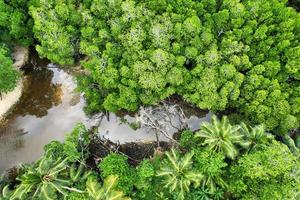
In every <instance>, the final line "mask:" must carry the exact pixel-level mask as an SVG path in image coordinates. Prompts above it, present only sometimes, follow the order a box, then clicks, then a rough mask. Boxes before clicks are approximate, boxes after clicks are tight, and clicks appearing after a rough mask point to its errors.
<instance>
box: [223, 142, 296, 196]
mask: <svg viewBox="0 0 300 200" xmlns="http://www.w3.org/2000/svg"><path fill="white" fill-rule="evenodd" d="M299 175H300V164H299V160H297V158H296V157H295V156H293V155H292V153H291V152H290V151H289V149H288V148H287V147H286V146H285V145H283V144H280V143H279V142H276V141H274V140H273V142H272V143H271V144H269V145H268V146H264V147H263V148H262V149H261V150H259V151H257V150H254V151H251V152H250V153H249V154H245V155H244V156H243V157H241V158H240V159H239V161H238V162H237V163H236V164H235V165H233V166H232V167H231V169H230V179H229V180H230V181H231V184H230V190H231V191H232V192H233V194H234V195H235V196H237V197H239V198H241V199H266V200H268V199H278V200H279V199H297V198H296V196H295V195H297V194H298V197H299V192H300V179H299V177H300V176H299Z"/></svg>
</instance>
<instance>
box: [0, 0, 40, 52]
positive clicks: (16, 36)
mask: <svg viewBox="0 0 300 200" xmlns="http://www.w3.org/2000/svg"><path fill="white" fill-rule="evenodd" d="M33 2H34V1H28V0H10V1H7V0H0V42H2V41H5V42H6V43H10V44H20V45H23V46H29V45H30V44H32V43H33V35H32V27H33V20H32V18H31V17H30V16H29V12H28V8H29V6H30V5H31V4H32V3H33Z"/></svg>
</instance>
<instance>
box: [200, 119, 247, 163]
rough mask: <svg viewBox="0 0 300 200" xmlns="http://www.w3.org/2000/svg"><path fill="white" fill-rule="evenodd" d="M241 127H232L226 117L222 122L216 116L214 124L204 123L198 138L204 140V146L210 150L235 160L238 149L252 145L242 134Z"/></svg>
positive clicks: (213, 120)
mask: <svg viewBox="0 0 300 200" xmlns="http://www.w3.org/2000/svg"><path fill="white" fill-rule="evenodd" d="M240 129H241V126H239V125H234V126H233V125H231V124H230V123H229V121H228V119H227V117H226V116H224V117H223V118H222V120H221V121H219V120H218V119H217V117H216V116H215V115H214V116H212V122H211V123H208V122H204V123H203V124H202V127H201V130H200V131H198V132H197V134H196V137H200V138H203V139H204V142H203V145H207V147H208V149H209V150H213V151H217V152H222V153H223V154H224V155H225V156H226V157H228V158H231V159H234V158H235V157H236V156H237V155H238V147H237V146H241V147H244V148H247V147H248V146H249V145H250V143H249V142H248V141H245V139H244V135H243V134H241V133H240Z"/></svg>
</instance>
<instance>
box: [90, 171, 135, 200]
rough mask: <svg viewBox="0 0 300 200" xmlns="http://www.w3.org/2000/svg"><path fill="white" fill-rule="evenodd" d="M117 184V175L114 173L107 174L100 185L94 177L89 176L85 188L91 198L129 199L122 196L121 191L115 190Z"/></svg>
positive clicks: (108, 199)
mask: <svg viewBox="0 0 300 200" xmlns="http://www.w3.org/2000/svg"><path fill="white" fill-rule="evenodd" d="M117 184H118V177H117V176H114V175H110V176H108V177H107V178H106V179H105V180H104V184H103V186H102V187H101V185H100V184H99V183H98V181H97V179H96V177H94V176H90V177H89V178H88V180H87V182H86V189H87V192H88V194H89V196H90V197H91V198H92V199H93V200H129V199H130V198H127V197H124V193H123V192H122V191H118V190H115V187H116V185H117Z"/></svg>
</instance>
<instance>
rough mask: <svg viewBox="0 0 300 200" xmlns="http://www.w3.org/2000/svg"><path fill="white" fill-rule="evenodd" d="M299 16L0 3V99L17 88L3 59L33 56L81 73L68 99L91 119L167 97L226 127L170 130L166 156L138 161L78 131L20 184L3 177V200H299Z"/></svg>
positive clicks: (241, 6) (159, 1)
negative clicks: (75, 94)
mask: <svg viewBox="0 0 300 200" xmlns="http://www.w3.org/2000/svg"><path fill="white" fill-rule="evenodd" d="M291 5H292V6H293V7H289V6H291ZM299 5H300V2H299V0H291V1H289V2H287V0H268V1H267V0H29V1H27V0H10V1H9V0H0V94H2V93H6V92H9V91H11V90H12V89H13V88H14V87H15V86H16V83H17V80H18V79H19V77H20V74H19V73H18V72H17V71H16V70H15V69H14V68H13V59H12V58H11V56H10V54H11V52H12V47H13V46H15V45H22V46H26V47H29V46H35V48H36V50H37V52H38V54H39V56H41V57H45V58H48V59H49V60H51V62H54V63H58V64H61V65H66V66H70V67H71V66H73V65H75V64H80V65H81V66H82V67H83V68H84V69H85V73H84V74H82V75H81V76H80V77H79V78H78V87H79V89H80V91H82V92H84V94H85V98H86V101H87V106H86V111H87V113H89V114H92V113H96V112H100V111H103V110H107V111H112V112H117V111H124V110H125V111H136V110H138V109H139V107H140V106H148V105H155V104H158V103H159V102H161V101H162V100H164V99H166V98H168V97H170V96H172V95H176V96H181V97H182V98H183V99H184V100H185V101H186V102H187V103H189V104H192V105H194V106H196V107H198V108H200V109H206V110H211V111H212V112H214V113H219V112H220V111H224V113H229V114H230V116H229V118H230V121H229V119H228V118H227V117H223V118H222V119H221V120H219V119H217V117H216V116H213V117H212V119H211V122H205V123H202V124H201V127H200V129H199V130H197V131H194V132H193V131H191V130H188V129H187V130H180V131H179V132H178V135H179V136H178V137H179V138H177V140H175V139H174V140H172V142H173V143H171V142H170V143H169V145H170V146H172V148H167V151H162V147H161V146H160V145H159V142H158V144H157V146H158V147H157V148H156V149H154V148H153V149H152V150H153V152H152V154H151V155H150V156H148V157H147V156H146V157H143V159H141V160H138V159H134V158H132V157H130V156H128V155H126V154H125V153H123V152H121V151H119V147H120V146H118V147H117V148H116V149H113V148H112V147H111V146H113V145H112V144H111V143H109V142H108V141H102V140H101V139H100V138H98V137H97V135H94V134H93V133H92V131H88V130H86V128H85V127H84V126H83V125H81V124H80V125H78V126H76V127H75V129H74V130H73V132H72V133H70V134H69V135H68V136H67V137H66V139H65V142H64V143H61V142H58V141H53V142H51V143H50V144H48V145H46V146H45V147H44V149H45V153H44V156H43V157H42V158H41V159H40V160H38V161H37V162H35V163H33V164H28V165H24V166H21V167H20V168H19V169H18V171H17V175H16V176H17V177H6V176H2V177H1V178H0V189H1V191H2V192H1V193H0V199H10V200H17V199H33V200H34V199H39V200H40V199H66V200H82V199H96V200H107V199H120V200H123V199H124V200H125V199H130V198H132V199H157V200H160V199H174V200H175V199H176V200H177V199H179V200H180V199H191V200H194V199H216V200H219V199H243V200H248V199H249V200H252V199H262V200H269V199H270V200H273V199H276V200H277V199H278V200H283V199H288V200H298V199H299V198H300V197H299V196H300V193H299V191H300V164H299V149H298V148H299V147H300V136H299V132H298V133H297V130H298V131H299V126H300V14H299V12H298V11H299ZM41 81H43V80H41ZM49 81H50V80H49ZM224 113H221V114H224ZM242 121H244V122H245V123H243V122H242ZM233 122H236V123H233ZM250 125H251V126H250ZM270 132H271V133H275V134H277V136H278V135H281V136H282V137H277V136H273V135H272V134H270ZM291 133H296V134H294V135H293V138H291V137H289V136H290V135H292V134H291ZM120 134H122V133H120ZM297 134H298V136H297ZM295 135H296V136H297V138H294V136H295ZM281 139H282V141H283V142H284V143H286V144H287V146H288V147H289V148H290V150H289V149H288V147H287V146H286V145H284V144H282V143H281V141H278V140H281ZM293 139H296V141H297V142H298V143H297V142H296V144H295V143H294V141H293ZM97 141H98V142H99V141H100V144H96V145H100V148H104V149H105V150H104V152H105V153H103V152H101V153H102V154H101V155H100V156H99V155H97V152H96V150H97V149H96V150H95V149H93V147H94V146H93V145H95V143H96V142H97ZM106 144H109V145H111V146H105V145H106ZM101 145H104V146H101ZM135 145H137V144H135ZM151 145H152V144H151ZM153 145H156V144H153ZM297 147H298V148H297ZM164 150H165V149H164ZM118 151H119V152H118ZM133 163H134V164H133Z"/></svg>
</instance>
